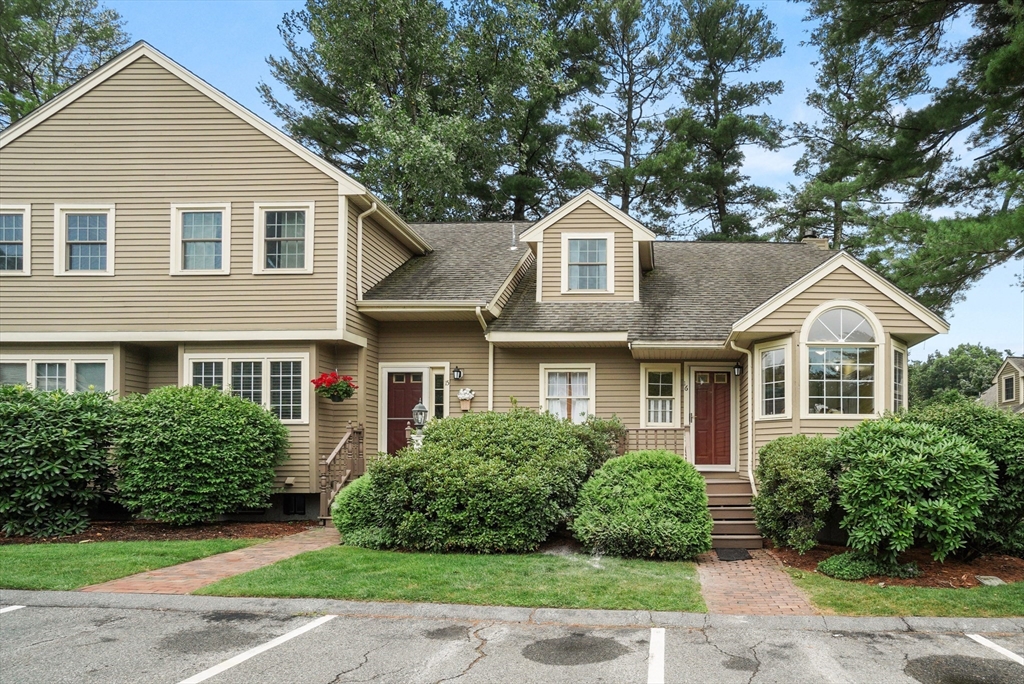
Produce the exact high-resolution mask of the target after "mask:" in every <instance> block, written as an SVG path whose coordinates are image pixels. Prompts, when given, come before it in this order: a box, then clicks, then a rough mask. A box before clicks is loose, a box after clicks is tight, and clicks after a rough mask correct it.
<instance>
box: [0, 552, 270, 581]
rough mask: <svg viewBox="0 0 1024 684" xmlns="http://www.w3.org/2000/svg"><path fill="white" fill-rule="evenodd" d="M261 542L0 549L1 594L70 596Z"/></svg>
mask: <svg viewBox="0 0 1024 684" xmlns="http://www.w3.org/2000/svg"><path fill="white" fill-rule="evenodd" d="M261 541H263V540H262V539H205V540H201V541H158V542H93V543H91V544H6V545H3V546H0V568H2V569H3V570H2V571H0V588H3V589H45V590H70V589H78V588H79V587H85V586H88V585H90V584H99V583H100V582H106V581H108V580H112V579H117V578H119V577H125V576H127V575H134V574H135V573H137V572H145V571H146V570H155V569H157V568H163V567H166V566H168V565H177V564H178V563H184V562H186V561H191V560H196V559H197V558H204V557H206V556H212V555H214V554H216V553H224V552H225V551H234V550H235V549H240V548H244V547H246V546H251V545H253V544H257V543H259V542H261Z"/></svg>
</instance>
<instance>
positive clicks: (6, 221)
mask: <svg viewBox="0 0 1024 684" xmlns="http://www.w3.org/2000/svg"><path fill="white" fill-rule="evenodd" d="M31 222H32V218H31V209H30V208H29V207H28V206H27V205H26V206H0V275H30V274H31V272H32V257H31V254H30V252H31V237H32V225H31Z"/></svg>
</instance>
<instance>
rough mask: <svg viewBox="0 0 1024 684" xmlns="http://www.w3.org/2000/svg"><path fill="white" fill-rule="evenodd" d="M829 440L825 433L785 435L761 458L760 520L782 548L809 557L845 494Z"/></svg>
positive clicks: (766, 447)
mask: <svg viewBox="0 0 1024 684" xmlns="http://www.w3.org/2000/svg"><path fill="white" fill-rule="evenodd" d="M836 476H837V473H836V467H835V465H834V464H833V461H832V459H831V457H830V456H829V441H828V440H827V439H825V438H824V437H821V436H820V435H819V436H817V437H807V436H805V435H793V436H790V437H779V438H778V439H776V440H773V441H771V442H769V443H768V444H766V445H764V446H763V447H761V450H760V452H759V454H758V463H757V470H756V471H755V477H756V478H757V496H755V497H754V498H753V501H752V503H753V506H754V517H755V519H756V520H757V527H758V529H760V530H761V533H762V534H763V535H764V536H766V537H768V538H769V539H771V540H772V543H774V544H775V545H777V546H791V547H793V548H794V549H796V550H797V551H799V552H800V553H806V552H807V551H809V550H810V549H812V548H814V546H815V544H816V543H817V535H818V533H819V532H820V531H821V530H822V529H823V528H824V527H825V523H826V521H827V519H828V515H829V512H830V511H831V510H832V507H833V506H834V505H835V503H836V498H837V497H838V495H839V490H838V487H837V486H836Z"/></svg>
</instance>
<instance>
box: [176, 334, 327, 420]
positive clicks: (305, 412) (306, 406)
mask: <svg viewBox="0 0 1024 684" xmlns="http://www.w3.org/2000/svg"><path fill="white" fill-rule="evenodd" d="M194 361H220V362H222V363H223V364H224V387H223V391H224V392H225V393H227V394H230V392H231V390H230V385H231V362H232V361H260V362H262V363H263V367H262V371H263V402H262V403H261V406H263V408H265V409H267V410H268V411H269V410H270V362H271V361H300V362H301V363H302V371H301V372H302V418H300V419H299V420H295V419H293V418H289V419H284V418H282V419H281V422H282V423H284V424H285V425H309V414H310V412H311V407H310V396H311V394H312V393H311V392H310V387H312V383H311V380H312V378H310V377H309V352H294V353H290V352H275V353H267V354H245V353H243V354H225V353H219V354H185V356H184V360H183V363H182V368H181V377H180V378H179V382H180V383H181V386H182V387H188V386H191V385H192V363H193V362H194Z"/></svg>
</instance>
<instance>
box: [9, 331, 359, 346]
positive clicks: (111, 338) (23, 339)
mask: <svg viewBox="0 0 1024 684" xmlns="http://www.w3.org/2000/svg"><path fill="white" fill-rule="evenodd" d="M239 341H259V342H272V341H302V342H314V341H333V342H348V343H349V344H354V345H356V346H359V347H365V346H366V345H367V340H366V338H365V337H363V336H362V335H356V334H355V333H352V332H349V331H347V330H83V331H76V332H58V331H45V332H0V344H16V343H32V344H45V343H48V342H50V343H52V342H64V343H67V342H76V343H78V342H113V343H118V342H140V343H160V342H163V343H175V344H176V343H178V342H239Z"/></svg>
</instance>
